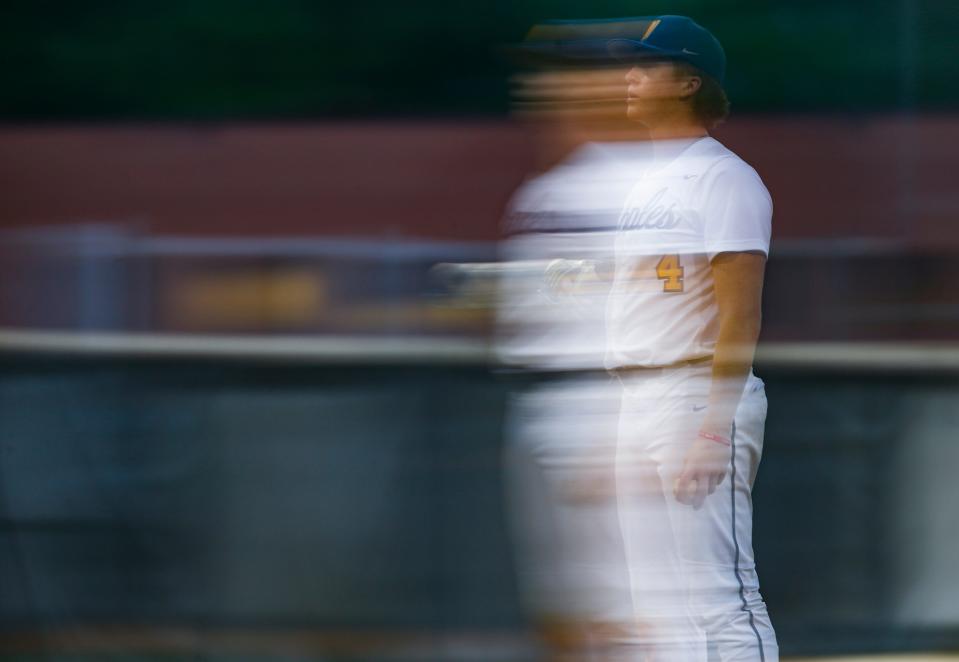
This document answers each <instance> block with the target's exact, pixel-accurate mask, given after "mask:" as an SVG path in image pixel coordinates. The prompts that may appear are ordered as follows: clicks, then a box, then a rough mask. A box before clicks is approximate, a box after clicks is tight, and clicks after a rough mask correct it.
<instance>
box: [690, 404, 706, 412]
mask: <svg viewBox="0 0 959 662" xmlns="http://www.w3.org/2000/svg"><path fill="white" fill-rule="evenodd" d="M705 408H706V405H700V406H698V407H697V406H696V405H693V411H702V410H703V409H705Z"/></svg>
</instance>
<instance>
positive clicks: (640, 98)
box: [626, 60, 695, 123]
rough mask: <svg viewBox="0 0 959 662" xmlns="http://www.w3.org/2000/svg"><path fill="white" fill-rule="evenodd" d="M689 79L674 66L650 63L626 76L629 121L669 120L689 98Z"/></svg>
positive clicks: (638, 64)
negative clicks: (666, 118) (673, 112)
mask: <svg viewBox="0 0 959 662" xmlns="http://www.w3.org/2000/svg"><path fill="white" fill-rule="evenodd" d="M690 79H691V77H690V76H685V75H683V74H682V72H681V70H680V69H679V68H677V67H676V66H675V65H674V64H673V63H672V62H669V61H663V60H649V61H645V62H639V63H637V64H636V65H634V66H633V67H632V68H631V69H630V70H629V72H628V73H627V74H626V85H627V92H626V104H627V106H626V108H627V113H628V115H629V118H630V119H632V120H635V121H638V122H644V123H655V122H656V121H657V120H659V119H660V118H662V117H666V116H668V115H669V114H670V112H671V111H672V110H673V109H674V108H675V107H676V104H677V103H680V102H681V101H682V100H683V99H685V98H687V97H688V96H689V95H690V90H691V89H692V91H695V88H691V86H690V82H691V81H690Z"/></svg>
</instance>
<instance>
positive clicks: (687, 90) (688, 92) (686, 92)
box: [682, 75, 703, 99]
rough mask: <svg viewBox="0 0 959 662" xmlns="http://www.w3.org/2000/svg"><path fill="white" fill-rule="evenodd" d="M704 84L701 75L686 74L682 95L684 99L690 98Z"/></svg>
mask: <svg viewBox="0 0 959 662" xmlns="http://www.w3.org/2000/svg"><path fill="white" fill-rule="evenodd" d="M702 86H703V79H702V77H701V76H695V75H693V76H686V77H685V78H684V79H683V86H682V95H683V98H684V99H688V98H689V97H691V96H693V95H694V94H696V93H697V92H698V91H699V88H701V87H702Z"/></svg>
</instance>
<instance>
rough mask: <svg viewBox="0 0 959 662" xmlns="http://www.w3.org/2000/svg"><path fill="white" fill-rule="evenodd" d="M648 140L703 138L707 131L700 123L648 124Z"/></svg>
mask: <svg viewBox="0 0 959 662" xmlns="http://www.w3.org/2000/svg"><path fill="white" fill-rule="evenodd" d="M648 128H649V139H650V140H682V139H684V138H704V137H706V136H708V135H709V131H707V130H706V127H704V126H702V125H701V124H695V123H692V124H678V125H677V124H665V125H660V126H650V127H648Z"/></svg>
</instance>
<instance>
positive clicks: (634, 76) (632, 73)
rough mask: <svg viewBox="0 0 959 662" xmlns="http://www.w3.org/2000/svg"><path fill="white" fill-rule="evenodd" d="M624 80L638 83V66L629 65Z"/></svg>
mask: <svg viewBox="0 0 959 662" xmlns="http://www.w3.org/2000/svg"><path fill="white" fill-rule="evenodd" d="M626 82H627V83H638V82H639V67H630V68H629V71H627V72H626Z"/></svg>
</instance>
